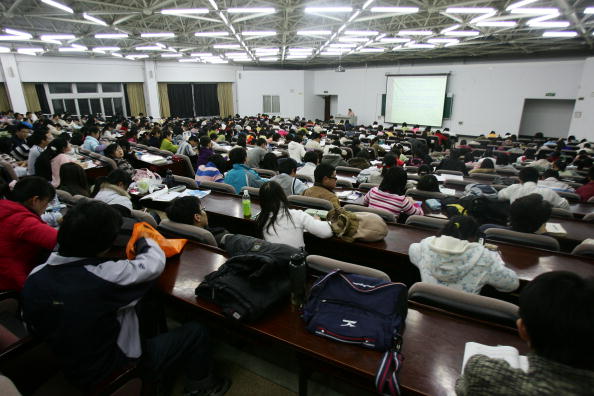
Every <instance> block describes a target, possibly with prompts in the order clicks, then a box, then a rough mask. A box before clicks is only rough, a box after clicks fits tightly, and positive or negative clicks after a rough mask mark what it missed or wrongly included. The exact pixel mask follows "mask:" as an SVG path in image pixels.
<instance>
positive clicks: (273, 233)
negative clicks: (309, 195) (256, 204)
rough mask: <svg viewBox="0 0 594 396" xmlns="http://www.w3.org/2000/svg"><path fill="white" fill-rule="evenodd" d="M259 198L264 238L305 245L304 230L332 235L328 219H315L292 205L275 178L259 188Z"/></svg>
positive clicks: (322, 234)
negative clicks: (291, 206)
mask: <svg viewBox="0 0 594 396" xmlns="http://www.w3.org/2000/svg"><path fill="white" fill-rule="evenodd" d="M287 161H288V160H287ZM259 199H260V207H261V209H262V211H261V212H260V214H259V215H258V220H257V228H258V231H259V233H260V234H261V235H262V237H263V238H264V240H266V241H268V242H272V243H283V244H285V245H289V246H293V247H295V248H301V247H304V246H305V242H304V241H303V232H304V231H307V232H309V233H311V234H313V235H315V236H317V237H318V238H330V237H332V235H333V234H332V228H331V227H330V224H329V223H328V222H326V221H320V220H317V219H314V218H313V217H311V216H310V215H308V214H307V213H305V212H304V211H302V210H296V209H289V202H288V201H287V196H286V195H285V192H284V191H283V188H282V187H281V186H280V184H278V183H276V182H275V181H272V180H271V181H270V182H268V183H266V184H265V185H263V186H262V187H261V188H260V194H259Z"/></svg>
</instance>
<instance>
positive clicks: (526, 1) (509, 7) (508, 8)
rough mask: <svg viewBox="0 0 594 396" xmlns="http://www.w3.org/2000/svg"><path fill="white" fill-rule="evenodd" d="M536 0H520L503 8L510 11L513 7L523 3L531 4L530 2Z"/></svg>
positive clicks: (518, 6)
mask: <svg viewBox="0 0 594 396" xmlns="http://www.w3.org/2000/svg"><path fill="white" fill-rule="evenodd" d="M537 1H538V0H522V1H518V2H517V3H513V4H510V5H509V6H507V8H506V9H505V10H506V11H511V10H513V9H515V8H520V7H524V6H525V5H528V4H532V3H536V2H537Z"/></svg>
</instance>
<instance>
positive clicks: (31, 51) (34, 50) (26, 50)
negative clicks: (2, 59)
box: [17, 47, 45, 56]
mask: <svg viewBox="0 0 594 396" xmlns="http://www.w3.org/2000/svg"><path fill="white" fill-rule="evenodd" d="M17 52H18V53H19V54H23V55H32V56H35V55H37V54H38V53H43V52H45V50H44V49H43V48H33V47H32V48H17Z"/></svg>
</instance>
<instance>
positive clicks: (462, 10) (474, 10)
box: [445, 7, 495, 14]
mask: <svg viewBox="0 0 594 396" xmlns="http://www.w3.org/2000/svg"><path fill="white" fill-rule="evenodd" d="M445 12H446V14H491V13H493V12H495V9H494V8H491V7H448V8H447V9H446V11H445Z"/></svg>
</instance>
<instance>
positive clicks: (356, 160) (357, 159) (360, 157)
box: [348, 149, 373, 170]
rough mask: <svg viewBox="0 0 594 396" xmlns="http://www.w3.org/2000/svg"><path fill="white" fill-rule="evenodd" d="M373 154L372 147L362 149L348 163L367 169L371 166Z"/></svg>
mask: <svg viewBox="0 0 594 396" xmlns="http://www.w3.org/2000/svg"><path fill="white" fill-rule="evenodd" d="M370 151H371V153H370ZM372 154H373V150H371V149H360V150H359V153H358V154H357V155H356V156H354V157H353V158H351V159H350V160H349V161H348V164H349V166H352V167H354V168H359V169H361V170H363V169H367V168H369V167H370V166H371V163H370V162H369V160H370V159H372V158H371V156H372Z"/></svg>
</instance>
